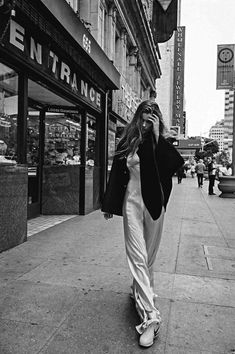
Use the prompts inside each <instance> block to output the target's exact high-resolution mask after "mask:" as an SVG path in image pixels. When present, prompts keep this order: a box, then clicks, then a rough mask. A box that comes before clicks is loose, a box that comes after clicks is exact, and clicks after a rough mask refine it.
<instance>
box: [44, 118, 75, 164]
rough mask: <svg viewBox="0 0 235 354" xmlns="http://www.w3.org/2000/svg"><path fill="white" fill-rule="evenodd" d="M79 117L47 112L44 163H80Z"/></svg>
mask: <svg viewBox="0 0 235 354" xmlns="http://www.w3.org/2000/svg"><path fill="white" fill-rule="evenodd" d="M80 138H81V117H80V115H79V114H64V113H59V114H58V113H47V114H46V120H45V155H44V165H80V161H81V159H80Z"/></svg>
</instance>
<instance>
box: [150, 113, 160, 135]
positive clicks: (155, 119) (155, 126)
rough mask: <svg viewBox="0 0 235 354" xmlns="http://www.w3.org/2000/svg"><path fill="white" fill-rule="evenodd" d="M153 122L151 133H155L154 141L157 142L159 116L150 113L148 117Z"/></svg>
mask: <svg viewBox="0 0 235 354" xmlns="http://www.w3.org/2000/svg"><path fill="white" fill-rule="evenodd" d="M148 120H149V121H151V122H152V124H153V133H154V135H155V138H156V141H157V142H158V138H159V118H158V116H157V115H156V114H152V115H151V117H149V119H148Z"/></svg>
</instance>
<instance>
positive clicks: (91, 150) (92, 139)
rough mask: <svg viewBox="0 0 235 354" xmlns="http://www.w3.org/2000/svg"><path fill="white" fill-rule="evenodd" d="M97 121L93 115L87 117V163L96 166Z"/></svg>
mask: <svg viewBox="0 0 235 354" xmlns="http://www.w3.org/2000/svg"><path fill="white" fill-rule="evenodd" d="M95 147H96V121H95V119H94V118H92V117H90V116H89V117H88V118H87V146H86V165H87V166H90V167H94V166H95V151H96V148H95Z"/></svg>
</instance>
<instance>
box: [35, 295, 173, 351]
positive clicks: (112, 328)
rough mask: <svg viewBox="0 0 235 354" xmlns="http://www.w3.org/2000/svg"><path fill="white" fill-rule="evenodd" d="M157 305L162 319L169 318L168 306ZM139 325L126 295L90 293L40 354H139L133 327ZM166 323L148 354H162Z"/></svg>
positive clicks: (139, 349) (132, 306)
mask: <svg viewBox="0 0 235 354" xmlns="http://www.w3.org/2000/svg"><path fill="white" fill-rule="evenodd" d="M159 301H160V311H161V313H162V316H163V319H167V318H168V316H169V307H170V302H169V301H166V300H161V299H160V300H159ZM137 324H139V318H138V316H137V313H136V310H135V307H134V303H133V301H132V300H131V299H130V297H129V296H128V295H126V294H117V293H113V292H101V291H92V292H89V293H88V294H87V295H83V296H81V297H80V300H79V301H78V303H77V307H75V308H74V309H73V311H72V312H71V313H70V315H69V316H68V318H67V319H66V321H65V322H64V323H63V324H62V326H61V327H60V328H59V329H58V331H57V332H56V334H55V336H54V337H53V338H52V339H51V340H50V342H49V343H48V344H47V345H46V346H45V348H43V350H42V352H41V353H43V354H55V353H56V354H62V353H64V354H65V353H66V354H67V353H69V354H78V353H79V354H87V353H92V354H94V353H95V354H99V353H110V354H115V353H119V354H121V353H125V354H129V353H132V354H138V353H142V352H143V349H142V348H140V347H139V345H138V335H137V333H136V330H135V326H136V325H137ZM166 331H167V323H166V322H165V321H163V324H162V327H161V332H160V335H159V338H158V340H156V341H155V343H154V345H153V346H152V348H150V349H148V353H156V352H157V353H164V346H165V341H166Z"/></svg>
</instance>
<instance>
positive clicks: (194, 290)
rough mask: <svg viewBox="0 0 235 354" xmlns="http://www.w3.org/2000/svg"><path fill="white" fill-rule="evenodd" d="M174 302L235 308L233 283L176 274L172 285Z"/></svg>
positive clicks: (234, 282) (234, 283)
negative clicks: (180, 301)
mask: <svg viewBox="0 0 235 354" xmlns="http://www.w3.org/2000/svg"><path fill="white" fill-rule="evenodd" d="M172 286H173V289H172V298H173V299H175V300H182V301H190V302H199V303H206V304H212V305H218V306H230V307H234V308H235V281H234V280H225V279H212V278H208V277H195V276H189V275H180V274H176V275H175V278H174V282H173V284H172Z"/></svg>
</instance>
